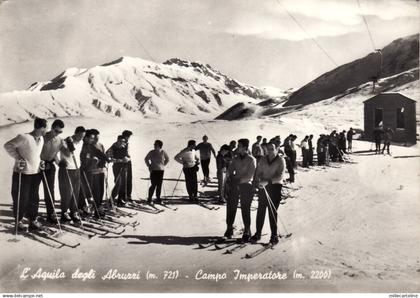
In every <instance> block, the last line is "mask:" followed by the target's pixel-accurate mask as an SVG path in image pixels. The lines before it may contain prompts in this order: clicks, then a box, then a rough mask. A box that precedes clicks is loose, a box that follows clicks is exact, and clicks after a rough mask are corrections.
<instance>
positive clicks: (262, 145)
mask: <svg viewBox="0 0 420 298" xmlns="http://www.w3.org/2000/svg"><path fill="white" fill-rule="evenodd" d="M267 144H268V143H267V138H263V139H262V143H261V148H262V150H263V155H267Z"/></svg>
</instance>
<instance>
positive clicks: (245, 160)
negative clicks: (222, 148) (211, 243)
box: [224, 139, 256, 242]
mask: <svg viewBox="0 0 420 298" xmlns="http://www.w3.org/2000/svg"><path fill="white" fill-rule="evenodd" d="M248 146H249V140H248V139H240V140H238V155H237V156H235V158H234V159H233V161H232V163H231V164H230V166H229V168H228V170H227V175H226V177H227V178H226V184H227V187H228V188H229V191H228V198H227V200H226V209H227V210H226V225H227V229H226V232H225V234H224V236H225V237H226V238H232V235H233V223H234V222H235V216H236V210H237V208H238V202H239V199H240V200H241V212H242V221H243V224H244V232H243V235H242V241H243V242H249V240H250V238H251V203H252V198H253V196H254V194H253V191H252V179H253V177H254V172H255V167H256V160H255V158H254V157H252V156H251V155H250V154H249V150H248Z"/></svg>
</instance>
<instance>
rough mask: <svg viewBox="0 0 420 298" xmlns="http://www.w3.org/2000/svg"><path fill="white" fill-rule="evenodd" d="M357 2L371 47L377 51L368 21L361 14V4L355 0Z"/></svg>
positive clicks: (358, 0)
mask: <svg viewBox="0 0 420 298" xmlns="http://www.w3.org/2000/svg"><path fill="white" fill-rule="evenodd" d="M357 4H358V5H359V9H360V15H361V16H362V19H363V22H364V23H365V28H366V31H367V32H368V35H369V39H370V43H371V45H372V48H373V50H374V51H377V48H376V46H375V42H374V41H373V37H372V32H371V31H370V29H369V24H368V22H367V20H366V18H365V15H364V14H363V10H362V6H361V5H360V0H357Z"/></svg>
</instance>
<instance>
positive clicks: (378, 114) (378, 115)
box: [375, 108, 383, 127]
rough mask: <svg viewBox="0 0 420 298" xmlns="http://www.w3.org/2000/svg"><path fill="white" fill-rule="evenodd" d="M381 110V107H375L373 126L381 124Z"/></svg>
mask: <svg viewBox="0 0 420 298" xmlns="http://www.w3.org/2000/svg"><path fill="white" fill-rule="evenodd" d="M382 112H383V110H382V109H378V108H376V109H375V127H379V126H382V125H383V122H382V121H383V117H382V116H383V115H382Z"/></svg>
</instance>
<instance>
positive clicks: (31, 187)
mask: <svg viewBox="0 0 420 298" xmlns="http://www.w3.org/2000/svg"><path fill="white" fill-rule="evenodd" d="M46 128H47V121H46V120H45V119H41V118H36V119H35V122H34V130H33V131H31V132H30V133H25V134H19V135H17V136H16V137H15V138H13V139H11V140H10V141H8V142H6V143H5V144H4V149H6V151H7V153H8V154H9V155H10V156H11V157H13V158H14V159H15V165H14V168H13V177H12V199H13V215H14V217H15V219H16V224H17V229H18V230H19V231H26V226H25V225H24V224H23V222H22V220H23V216H26V217H27V218H28V219H29V230H38V229H40V228H41V225H40V223H39V222H38V221H37V217H38V205H39V185H40V183H41V174H40V171H41V170H44V167H45V165H44V162H43V161H42V160H41V151H42V147H43V145H44V139H43V136H44V135H45V133H46ZM19 194H20V195H19ZM18 198H19V202H18ZM18 204H19V210H18Z"/></svg>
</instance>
